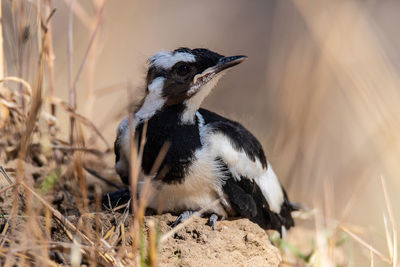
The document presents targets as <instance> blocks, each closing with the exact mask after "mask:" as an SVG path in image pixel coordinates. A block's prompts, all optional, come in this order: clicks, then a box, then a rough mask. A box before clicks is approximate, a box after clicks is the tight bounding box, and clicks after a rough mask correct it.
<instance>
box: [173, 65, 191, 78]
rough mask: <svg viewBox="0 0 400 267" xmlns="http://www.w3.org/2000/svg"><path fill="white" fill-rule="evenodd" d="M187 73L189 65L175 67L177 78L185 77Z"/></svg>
mask: <svg viewBox="0 0 400 267" xmlns="http://www.w3.org/2000/svg"><path fill="white" fill-rule="evenodd" d="M189 71H190V67H189V65H187V64H182V65H179V66H177V68H176V73H177V74H178V75H179V76H185V75H186V74H188V73H189Z"/></svg>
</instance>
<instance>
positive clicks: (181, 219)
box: [172, 210, 193, 227]
mask: <svg viewBox="0 0 400 267" xmlns="http://www.w3.org/2000/svg"><path fill="white" fill-rule="evenodd" d="M192 215H193V211H191V210H187V211H184V212H182V213H181V214H180V215H179V216H178V218H176V220H175V222H174V223H173V224H172V227H175V226H177V225H178V224H180V223H182V222H184V221H186V220H187V219H189V217H190V216H192Z"/></svg>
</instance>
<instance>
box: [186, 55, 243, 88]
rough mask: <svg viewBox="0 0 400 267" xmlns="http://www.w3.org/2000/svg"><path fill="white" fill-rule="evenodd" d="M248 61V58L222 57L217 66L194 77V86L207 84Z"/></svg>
mask: <svg viewBox="0 0 400 267" xmlns="http://www.w3.org/2000/svg"><path fill="white" fill-rule="evenodd" d="M246 59H247V56H242V55H241V56H233V57H222V58H220V59H219V61H218V63H217V64H216V65H215V66H212V67H209V68H207V69H206V70H204V71H203V72H202V73H200V74H197V75H196V76H194V79H193V84H197V83H199V82H200V83H203V84H204V83H206V82H208V81H209V80H211V79H212V78H213V77H214V76H215V75H216V74H218V73H220V72H221V71H223V70H226V69H229V68H231V67H233V66H236V65H238V64H240V63H242V62H243V61H245V60H246Z"/></svg>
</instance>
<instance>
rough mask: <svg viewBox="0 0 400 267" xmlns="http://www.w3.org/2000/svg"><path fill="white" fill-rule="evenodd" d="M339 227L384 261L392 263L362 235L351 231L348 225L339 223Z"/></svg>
mask: <svg viewBox="0 0 400 267" xmlns="http://www.w3.org/2000/svg"><path fill="white" fill-rule="evenodd" d="M339 229H341V230H342V231H343V232H345V233H347V234H348V235H349V236H351V237H352V238H353V239H354V240H355V241H357V242H358V243H359V244H360V245H362V246H363V247H365V248H366V249H368V250H369V251H371V252H372V253H374V254H375V255H376V256H378V257H379V258H380V259H381V260H382V261H385V262H387V263H391V261H390V260H389V259H388V258H387V257H386V256H385V255H383V254H382V253H381V252H380V251H378V250H377V249H376V248H374V247H373V246H371V245H370V244H368V243H367V242H366V241H364V240H363V239H362V238H361V237H359V236H358V235H356V234H355V233H353V232H352V231H350V229H348V228H347V227H345V226H343V225H339Z"/></svg>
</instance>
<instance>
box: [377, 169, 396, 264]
mask: <svg viewBox="0 0 400 267" xmlns="http://www.w3.org/2000/svg"><path fill="white" fill-rule="evenodd" d="M381 183H382V190H383V195H384V197H385V204H386V209H387V212H388V214H389V220H390V225H391V228H392V229H391V230H392V238H390V234H389V229H388V226H387V222H386V217H385V216H383V219H384V223H385V232H386V240H387V242H388V249H389V252H390V260H391V261H392V262H391V263H392V266H393V267H396V266H397V265H398V241H397V240H398V239H397V230H396V229H397V228H396V221H395V219H394V216H393V210H392V205H391V202H390V199H389V194H388V192H387V187H386V182H385V179H384V177H383V176H381Z"/></svg>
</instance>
